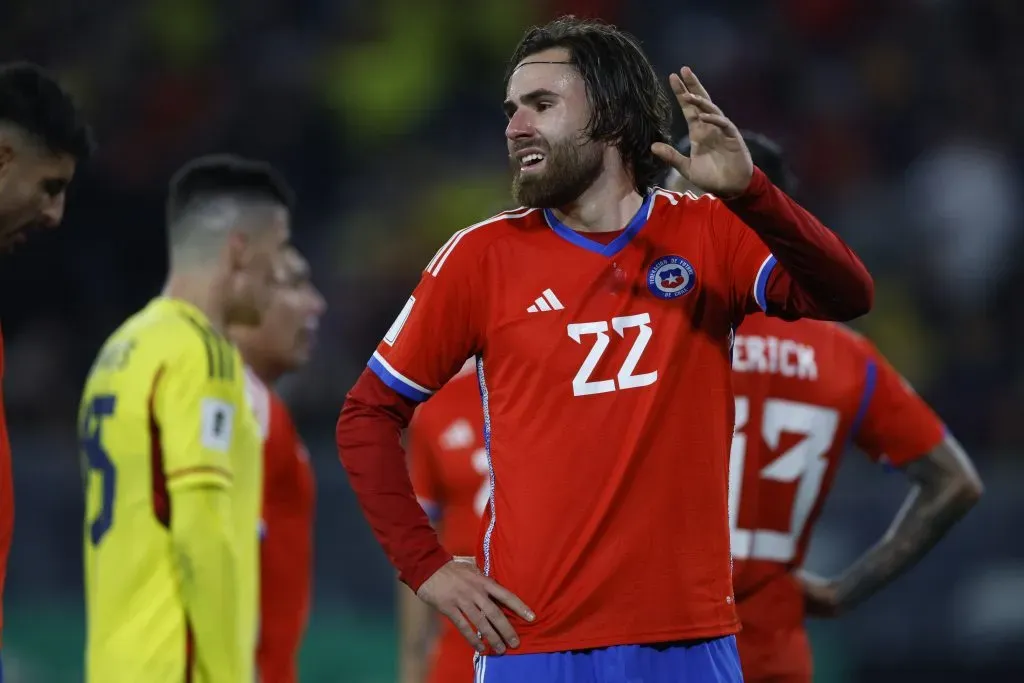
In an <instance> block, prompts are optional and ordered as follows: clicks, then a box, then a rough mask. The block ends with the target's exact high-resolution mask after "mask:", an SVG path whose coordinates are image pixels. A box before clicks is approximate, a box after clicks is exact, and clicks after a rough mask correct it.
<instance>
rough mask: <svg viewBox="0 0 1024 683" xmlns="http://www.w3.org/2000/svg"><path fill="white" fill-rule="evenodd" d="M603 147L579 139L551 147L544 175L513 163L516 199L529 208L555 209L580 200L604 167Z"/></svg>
mask: <svg viewBox="0 0 1024 683" xmlns="http://www.w3.org/2000/svg"><path fill="white" fill-rule="evenodd" d="M603 156H604V155H603V151H602V148H601V146H600V145H596V144H593V143H589V142H586V141H583V140H579V139H569V140H562V141H560V142H557V143H555V144H554V145H550V146H549V147H548V150H547V154H546V155H545V157H544V162H543V163H544V164H545V165H546V168H545V169H544V170H543V171H542V172H541V173H523V170H522V168H521V167H520V165H519V160H518V159H516V158H515V156H510V157H509V159H510V162H511V164H512V196H513V197H514V198H515V200H516V202H518V203H519V204H521V205H523V206H526V207H529V208H540V209H546V208H553V207H559V206H565V205H566V204H571V203H572V202H574V201H576V199H577V198H579V196H580V195H581V194H583V193H584V192H585V191H586V190H587V188H589V187H590V186H591V185H592V184H593V183H594V181H595V180H597V178H598V176H600V175H601V170H602V165H603Z"/></svg>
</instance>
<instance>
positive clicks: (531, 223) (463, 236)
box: [423, 207, 544, 277]
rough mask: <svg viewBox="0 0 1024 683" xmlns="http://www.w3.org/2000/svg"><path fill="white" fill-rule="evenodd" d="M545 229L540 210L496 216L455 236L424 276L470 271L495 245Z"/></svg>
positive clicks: (432, 261) (441, 249) (447, 242)
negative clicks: (449, 271) (467, 269)
mask: <svg viewBox="0 0 1024 683" xmlns="http://www.w3.org/2000/svg"><path fill="white" fill-rule="evenodd" d="M543 225H544V217H543V212H542V211H541V210H540V209H530V208H526V207H519V208H517V209H510V210H508V211H502V212H501V213H498V214H495V215H493V216H491V217H490V218H487V219H485V220H482V221H480V222H479V223H474V224H473V225H469V226H467V227H465V228H462V229H461V230H459V231H457V232H456V233H454V234H453V235H452V236H451V237H449V238H448V240H447V241H446V242H445V243H444V244H443V245H441V248H440V249H438V250H437V252H436V253H435V254H434V257H433V258H432V259H430V262H429V263H428V264H427V267H426V268H424V269H423V271H424V273H426V274H428V275H431V276H433V277H437V276H438V275H440V273H441V272H442V271H444V270H446V269H448V270H452V269H456V268H465V267H471V266H472V265H473V264H475V263H477V262H479V261H480V259H481V258H482V257H483V256H484V254H486V253H487V251H488V250H489V249H490V248H492V247H493V246H494V245H495V244H497V243H499V242H501V241H503V240H504V239H507V238H508V237H510V236H514V235H521V234H523V233H524V232H528V231H531V230H537V229H539V228H540V227H541V226H543Z"/></svg>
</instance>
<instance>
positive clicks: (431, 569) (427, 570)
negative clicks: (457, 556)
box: [399, 543, 454, 593]
mask: <svg viewBox="0 0 1024 683" xmlns="http://www.w3.org/2000/svg"><path fill="white" fill-rule="evenodd" d="M452 559H454V558H453V557H452V555H451V553H449V552H448V551H447V550H445V549H444V548H443V547H442V546H441V544H440V543H438V544H437V547H436V548H434V549H433V550H432V551H431V552H430V554H429V555H427V556H426V557H424V558H423V559H421V560H419V561H418V562H417V563H416V564H415V565H413V566H411V567H407V568H402V569H401V572H400V575H399V578H401V580H402V581H403V582H404V583H405V585H407V586H408V587H409V588H410V589H412V591H413V592H414V593H418V592H419V590H420V586H422V585H423V584H424V583H426V581H427V579H429V578H430V577H431V576H433V575H434V574H436V573H437V571H438V570H439V569H441V567H443V566H445V565H446V564H448V563H449V562H451V561H452Z"/></svg>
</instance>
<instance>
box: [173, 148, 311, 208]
mask: <svg viewBox="0 0 1024 683" xmlns="http://www.w3.org/2000/svg"><path fill="white" fill-rule="evenodd" d="M225 195H228V196H236V197H242V198H246V199H262V200H269V201H272V202H276V203H278V204H281V205H283V206H284V207H285V208H287V209H289V210H291V209H292V207H293V206H294V204H295V197H294V193H293V192H292V189H291V187H289V185H288V182H287V181H286V180H285V179H284V177H283V176H282V175H281V174H280V173H278V171H277V170H276V169H275V168H274V167H273V166H272V165H270V164H269V163H267V162H265V161H254V160H252V159H245V158H243V157H240V156H236V155H234V154H210V155H207V156H202V157H199V158H197V159H193V160H192V161H190V162H188V163H187V164H185V165H184V166H182V167H181V168H180V169H179V170H178V172H177V173H175V174H174V177H173V178H171V185H170V192H169V193H168V196H167V222H168V224H173V223H175V222H176V221H177V220H178V218H180V216H181V215H182V213H183V212H184V211H185V210H186V209H188V207H189V205H190V204H192V203H193V202H195V201H197V200H202V199H207V198H212V197H220V196H225Z"/></svg>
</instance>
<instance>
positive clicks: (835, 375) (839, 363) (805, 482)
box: [729, 315, 945, 681]
mask: <svg viewBox="0 0 1024 683" xmlns="http://www.w3.org/2000/svg"><path fill="white" fill-rule="evenodd" d="M733 370H734V375H733V388H734V390H735V393H736V399H735V400H736V431H735V436H734V438H733V442H732V456H731V462H730V473H729V474H730V488H729V497H730V501H729V502H730V506H729V509H730V513H731V514H730V517H731V519H730V521H731V526H732V552H733V558H734V562H735V565H734V571H735V575H734V579H733V581H734V585H735V590H736V599H737V601H738V605H739V612H740V620H741V621H742V623H743V631H742V632H741V633H740V636H739V646H740V656H741V659H742V662H743V673H744V677H745V679H746V680H748V681H757V680H765V679H769V678H773V677H777V676H791V677H798V678H802V679H803V680H808V681H809V680H810V674H811V658H810V649H809V647H808V643H807V636H806V633H805V632H804V629H803V619H804V613H803V598H802V594H801V590H800V587H799V584H798V583H797V582H796V580H795V579H794V578H793V577H792V575H791V573H790V572H791V571H792V570H793V569H794V568H797V567H799V566H800V565H801V564H802V563H803V560H804V554H805V552H806V549H807V544H808V540H809V538H810V533H811V529H812V528H813V526H814V523H815V520H816V519H817V517H818V514H819V513H820V511H821V509H822V505H823V504H824V500H825V496H826V495H827V493H828V491H829V488H830V487H831V485H832V480H833V478H834V477H835V474H836V470H837V468H838V466H839V459H840V456H841V455H842V454H843V451H844V450H845V449H846V448H847V447H848V446H849V445H850V444H851V443H853V444H855V445H857V446H858V447H860V448H861V449H862V450H864V451H865V452H866V453H867V454H868V455H869V456H870V457H871V458H872V459H874V460H877V461H884V462H886V463H888V464H891V465H893V466H897V467H899V466H902V465H905V464H906V463H907V462H909V461H911V460H913V459H914V458H916V457H918V456H920V455H923V454H925V453H927V452H928V451H930V450H931V449H932V448H934V447H935V446H936V445H937V444H938V443H939V442H940V441H941V440H942V439H943V438H944V434H945V428H944V426H943V424H942V423H941V422H940V421H939V419H938V418H937V417H936V415H935V414H934V413H933V412H932V410H931V409H930V408H929V407H928V406H927V405H926V404H925V403H924V401H922V400H921V398H920V397H918V396H917V394H915V393H914V391H913V389H911V388H910V386H909V385H908V384H907V383H906V382H905V381H904V380H903V379H902V378H901V377H900V375H899V374H898V373H897V372H896V371H895V370H894V369H893V368H892V367H891V366H890V365H889V364H888V363H887V362H886V361H885V359H884V358H883V357H882V356H881V355H880V354H879V353H878V352H877V350H876V349H875V348H874V347H873V346H872V345H871V343H870V342H868V341H867V340H866V339H864V338H863V337H861V336H859V335H857V334H856V333H854V332H852V331H851V330H849V329H848V328H846V327H843V326H841V325H837V324H834V323H825V322H819V321H814V320H800V321H796V322H792V323H787V322H784V321H781V320H778V319H774V318H769V317H767V316H764V315H754V316H751V317H750V318H748V319H747V320H746V321H745V322H744V323H743V324H742V325H741V326H740V328H739V330H738V334H737V335H736V340H735V347H734V350H733Z"/></svg>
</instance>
